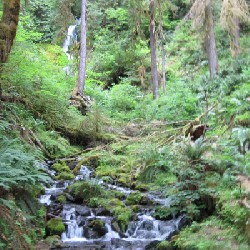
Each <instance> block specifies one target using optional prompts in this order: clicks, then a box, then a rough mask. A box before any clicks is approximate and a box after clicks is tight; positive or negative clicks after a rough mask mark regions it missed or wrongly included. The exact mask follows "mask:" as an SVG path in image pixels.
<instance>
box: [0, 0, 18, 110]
mask: <svg viewBox="0 0 250 250" xmlns="http://www.w3.org/2000/svg"><path fill="white" fill-rule="evenodd" d="M19 12H20V0H4V2H3V16H2V20H1V22H0V76H1V72H2V65H1V64H2V63H5V62H6V61H7V59H8V56H9V53H10V50H11V47H12V45H13V41H14V39H15V37H16V30H17V25H18V20H19ZM1 97H2V84H1V79H0V99H1ZM2 108H3V107H2V100H0V112H1V111H2Z"/></svg>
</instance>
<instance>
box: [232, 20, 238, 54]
mask: <svg viewBox="0 0 250 250" xmlns="http://www.w3.org/2000/svg"><path fill="white" fill-rule="evenodd" d="M231 36H232V38H231V39H232V40H231V52H232V56H234V57H237V56H239V55H240V20H239V18H238V17H234V28H233V34H231Z"/></svg>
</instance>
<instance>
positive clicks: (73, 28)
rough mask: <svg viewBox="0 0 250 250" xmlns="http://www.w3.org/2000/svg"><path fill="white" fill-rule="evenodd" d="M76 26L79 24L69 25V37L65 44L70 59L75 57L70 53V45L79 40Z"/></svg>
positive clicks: (64, 47) (64, 49) (64, 48)
mask: <svg viewBox="0 0 250 250" xmlns="http://www.w3.org/2000/svg"><path fill="white" fill-rule="evenodd" d="M76 27H77V24H74V25H70V26H69V28H68V32H67V37H66V39H65V41H64V44H63V51H64V52H65V53H66V55H67V57H68V59H69V60H72V59H73V56H72V55H71V54H70V51H69V47H70V45H72V44H73V42H74V41H77V33H76Z"/></svg>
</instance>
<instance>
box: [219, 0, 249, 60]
mask: <svg viewBox="0 0 250 250" xmlns="http://www.w3.org/2000/svg"><path fill="white" fill-rule="evenodd" d="M249 20H250V16H249V9H248V5H247V2H246V1H245V0H224V1H223V4H222V8H221V16H220V22H221V25H222V27H223V28H225V29H226V30H227V31H228V33H229V36H230V49H231V53H232V56H235V57H237V56H238V55H239V54H240V23H241V22H249Z"/></svg>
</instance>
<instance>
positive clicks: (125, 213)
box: [113, 207, 133, 233]
mask: <svg viewBox="0 0 250 250" xmlns="http://www.w3.org/2000/svg"><path fill="white" fill-rule="evenodd" d="M113 213H114V215H115V217H116V221H117V223H118V225H119V227H120V229H121V231H122V232H123V233H125V232H126V230H127V227H128V223H129V221H130V219H131V218H132V216H133V211H132V210H131V209H130V208H128V207H115V208H114V209H113Z"/></svg>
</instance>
